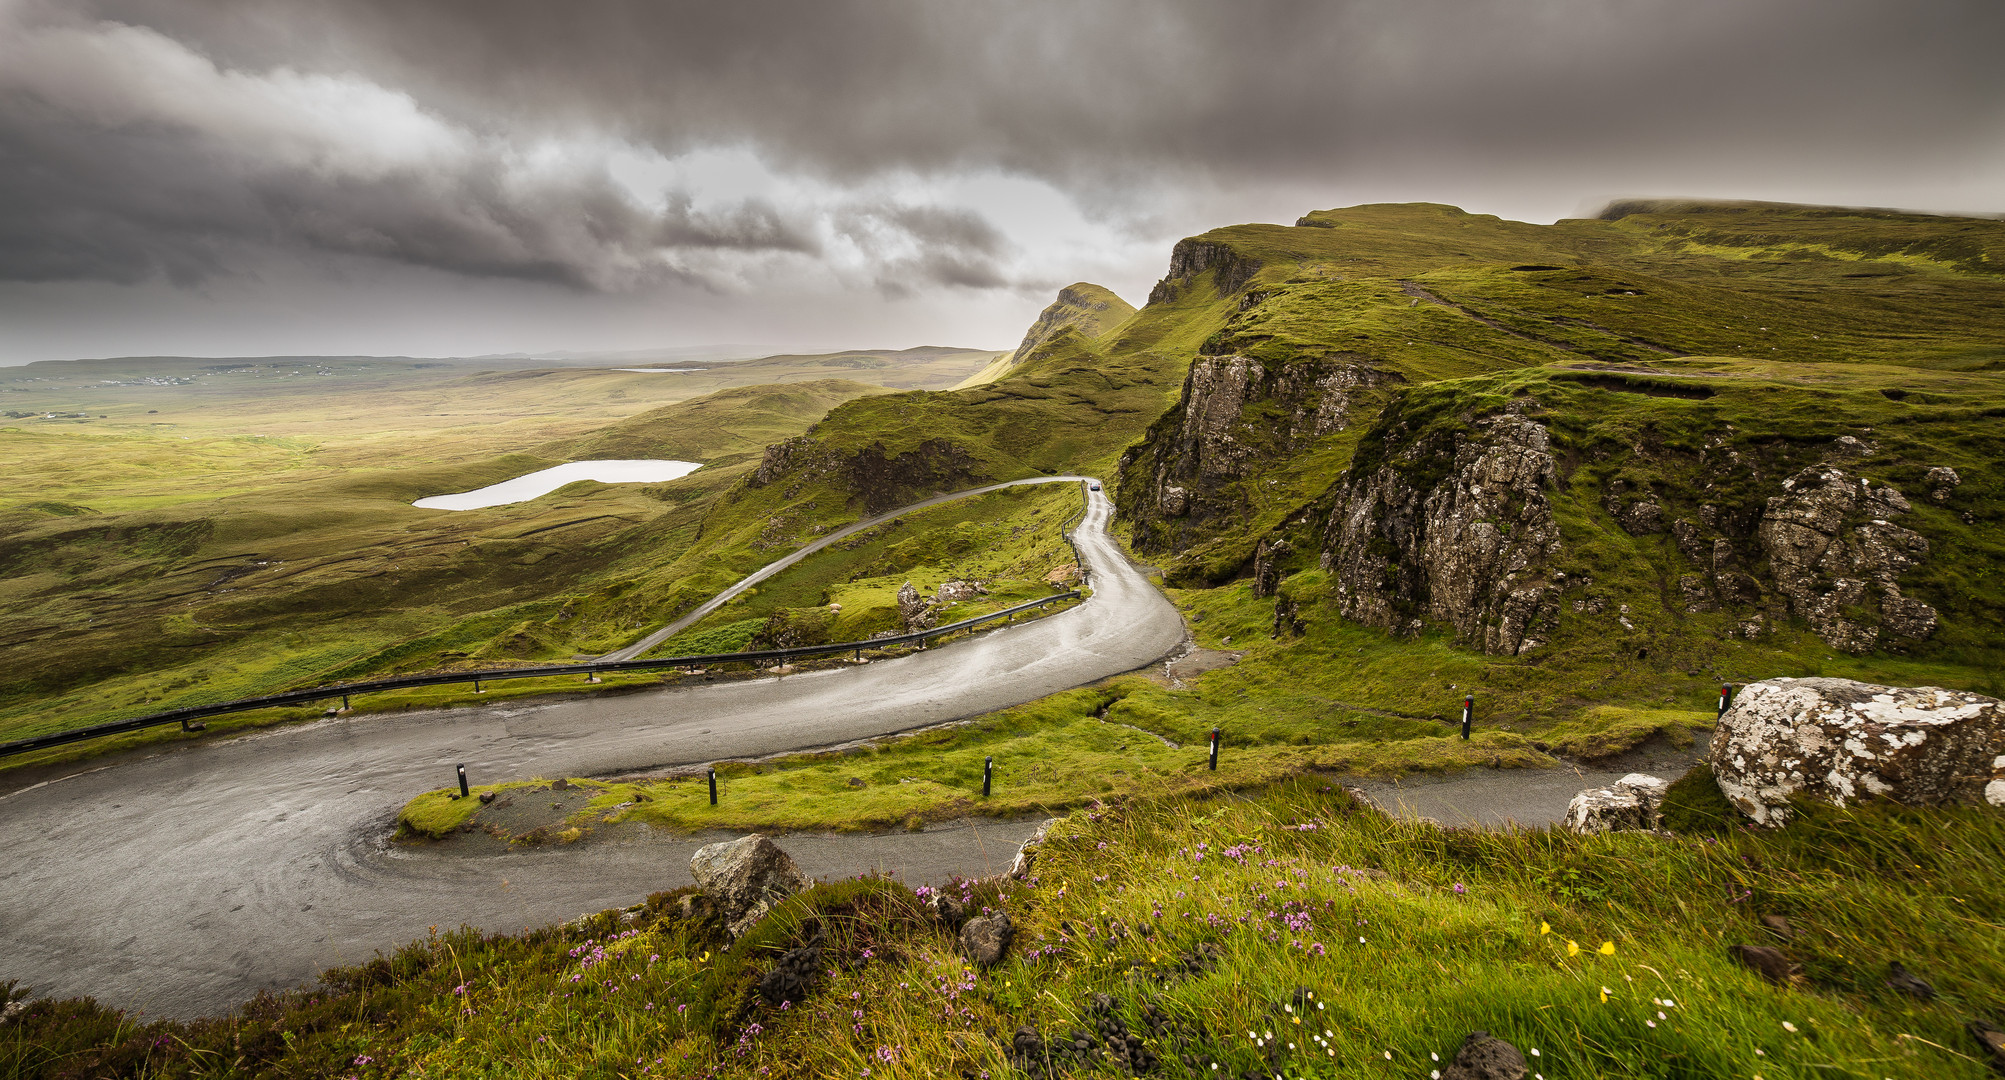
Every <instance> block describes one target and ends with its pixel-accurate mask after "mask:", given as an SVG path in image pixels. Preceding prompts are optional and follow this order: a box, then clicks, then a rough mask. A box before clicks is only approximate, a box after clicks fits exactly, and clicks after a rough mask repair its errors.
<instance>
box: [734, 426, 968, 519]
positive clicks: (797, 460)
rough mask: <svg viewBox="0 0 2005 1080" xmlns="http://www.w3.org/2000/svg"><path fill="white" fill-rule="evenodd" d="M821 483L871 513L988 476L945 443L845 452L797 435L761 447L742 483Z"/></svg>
mask: <svg viewBox="0 0 2005 1080" xmlns="http://www.w3.org/2000/svg"><path fill="white" fill-rule="evenodd" d="M819 479H826V480H830V481H832V482H834V483H835V484H836V485H838V486H840V487H842V488H843V489H845V490H847V491H848V492H849V493H850V495H851V496H852V497H854V498H856V499H858V500H860V501H861V502H862V503H863V508H864V511H865V512H866V513H870V514H876V513H881V512H883V511H885V510H889V509H892V508H893V507H897V506H903V505H905V504H906V503H910V502H914V501H917V500H918V499H921V498H924V497H925V496H927V495H933V494H937V493H939V492H942V491H957V490H960V489H962V488H970V487H974V486H976V485H978V484H981V483H984V482H986V481H987V480H989V479H990V478H989V477H987V476H984V475H982V474H981V472H980V467H979V466H978V465H977V464H976V462H975V460H974V458H973V457H972V456H971V455H970V454H969V453H968V451H967V450H966V449H965V448H963V447H962V446H961V445H960V444H958V443H955V442H953V441H951V440H948V439H928V440H926V441H925V442H922V443H920V444H919V445H918V446H915V447H913V448H912V449H910V450H906V451H902V452H900V453H897V454H892V453H890V452H888V451H887V450H886V449H885V447H884V444H883V443H882V442H876V443H872V444H870V445H869V446H866V447H864V448H863V449H861V450H857V451H854V452H850V453H843V452H841V451H838V450H835V449H832V448H830V447H829V446H828V445H826V444H825V443H823V442H822V441H821V440H820V439H818V438H816V437H815V436H813V435H802V436H798V437H796V438H792V439H788V440H786V441H785V442H779V443H774V444H773V445H771V446H768V447H766V453H765V456H764V457H763V458H761V459H760V461H759V467H758V469H756V470H754V472H753V473H752V475H751V477H750V478H748V479H747V480H746V484H747V485H749V486H751V487H763V486H765V485H767V484H774V483H780V482H783V481H784V482H787V483H789V484H798V483H800V482H803V481H808V480H819Z"/></svg>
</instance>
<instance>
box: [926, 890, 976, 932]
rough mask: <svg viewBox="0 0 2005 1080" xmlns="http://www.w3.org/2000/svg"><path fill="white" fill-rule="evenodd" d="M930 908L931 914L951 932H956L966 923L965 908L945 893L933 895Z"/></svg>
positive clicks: (966, 912) (966, 914) (966, 910)
mask: <svg viewBox="0 0 2005 1080" xmlns="http://www.w3.org/2000/svg"><path fill="white" fill-rule="evenodd" d="M932 907H933V914H934V915H935V916H936V917H938V918H939V920H940V921H941V922H943V923H946V924H947V926H948V927H949V928H951V929H953V930H956V931H958V930H959V929H960V928H961V924H962V923H964V922H967V921H968V909H967V907H966V906H965V905H963V904H962V903H961V902H960V901H959V900H956V899H954V898H953V897H951V896H948V895H947V894H946V893H934V894H933V899H932Z"/></svg>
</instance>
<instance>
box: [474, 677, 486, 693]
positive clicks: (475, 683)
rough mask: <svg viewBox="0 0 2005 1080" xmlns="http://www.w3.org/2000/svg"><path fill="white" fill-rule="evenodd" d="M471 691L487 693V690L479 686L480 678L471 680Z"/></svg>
mask: <svg viewBox="0 0 2005 1080" xmlns="http://www.w3.org/2000/svg"><path fill="white" fill-rule="evenodd" d="M473 692H474V693H476V694H485V693H487V691H485V690H482V689H481V688H480V680H479V679H475V680H474V681H473Z"/></svg>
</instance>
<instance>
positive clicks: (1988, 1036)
mask: <svg viewBox="0 0 2005 1080" xmlns="http://www.w3.org/2000/svg"><path fill="white" fill-rule="evenodd" d="M1968 1026H1969V1028H1970V1034H1971V1035H1972V1036H1974V1037H1975V1038H1976V1039H1977V1042H1978V1044H1979V1045H1981V1046H1983V1047H1984V1049H1985V1051H1986V1052H1987V1053H1988V1054H1989V1055H1990V1058H1991V1067H1992V1068H1993V1069H1996V1070H1998V1071H1999V1072H2001V1073H2005V1031H2000V1030H1998V1029H1997V1028H1995V1027H1992V1026H1991V1025H1990V1024H1987V1023H1985V1022H1984V1021H1982V1020H1972V1021H1971V1022H1970V1023H1969V1025H1968Z"/></svg>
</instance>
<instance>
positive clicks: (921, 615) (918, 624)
mask: <svg viewBox="0 0 2005 1080" xmlns="http://www.w3.org/2000/svg"><path fill="white" fill-rule="evenodd" d="M898 618H899V620H900V621H902V622H903V623H904V624H905V632H906V633H908V634H914V633H918V632H919V631H921V630H931V629H932V628H933V627H934V625H935V624H936V623H938V622H939V616H938V615H935V614H934V612H933V601H932V600H930V599H928V598H926V597H923V596H920V595H919V590H918V589H917V588H914V587H913V585H912V583H911V582H909V581H908V582H906V583H905V584H903V585H900V586H899V587H898Z"/></svg>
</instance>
